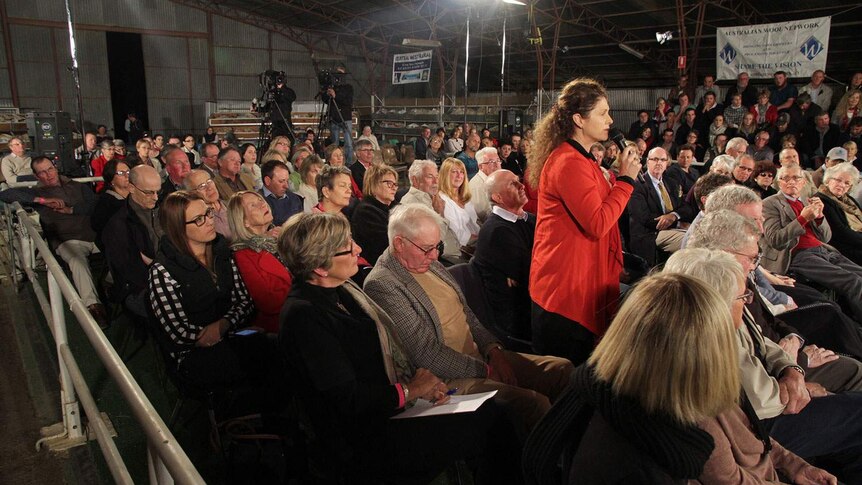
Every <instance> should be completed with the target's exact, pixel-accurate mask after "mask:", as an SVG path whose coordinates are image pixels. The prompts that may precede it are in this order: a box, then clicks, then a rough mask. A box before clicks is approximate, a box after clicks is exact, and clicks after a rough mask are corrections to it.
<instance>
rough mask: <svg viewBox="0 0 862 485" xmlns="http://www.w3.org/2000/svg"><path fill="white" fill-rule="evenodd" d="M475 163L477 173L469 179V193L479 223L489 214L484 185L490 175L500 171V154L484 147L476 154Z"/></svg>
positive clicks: (493, 149) (489, 203) (489, 209)
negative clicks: (477, 168)
mask: <svg viewBox="0 0 862 485" xmlns="http://www.w3.org/2000/svg"><path fill="white" fill-rule="evenodd" d="M476 161H477V162H478V163H479V171H478V172H476V175H474V176H473V178H471V179H470V193H471V194H472V195H473V197H472V199H471V200H472V201H473V207H474V208H475V209H476V215H477V216H479V223H480V224H481V223H483V222H485V219H487V218H488V216H489V215H490V214H491V199H489V198H488V197H489V195H488V189H487V188H485V184H486V182H487V181H488V177H490V176H491V174H492V173H494V172H496V171H497V170H500V154H499V153H497V149H496V148H493V147H485V148H483V149H481V150H479V151H478V152H476Z"/></svg>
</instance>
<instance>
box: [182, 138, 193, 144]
mask: <svg viewBox="0 0 862 485" xmlns="http://www.w3.org/2000/svg"><path fill="white" fill-rule="evenodd" d="M183 141H185V142H186V143H191V142H193V141H194V139H192V138H189V139H187V140H183Z"/></svg>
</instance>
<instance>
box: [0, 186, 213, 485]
mask: <svg viewBox="0 0 862 485" xmlns="http://www.w3.org/2000/svg"><path fill="white" fill-rule="evenodd" d="M5 212H6V214H5V215H6V220H7V232H8V239H9V248H10V253H11V254H12V258H11V260H12V274H13V277H14V278H15V280H16V283H17V271H16V269H15V265H16V264H18V265H19V266H20V267H21V268H22V269H23V271H24V273H25V274H26V276H27V279H29V281H30V283H31V284H32V287H33V292H34V294H35V295H36V299H37V300H38V302H39V306H40V307H41V309H42V313H44V315H45V319H46V320H47V322H48V326H49V327H50V329H51V333H52V334H53V337H54V342H55V344H56V348H57V356H58V359H57V360H58V362H59V371H60V402H61V409H62V413H63V423H62V427H63V431H62V432H61V433H60V434H58V435H56V436H50V437H47V438H43V439H42V440H39V443H37V448H38V446H39V445H40V444H41V443H42V442H43V441H45V440H52V439H64V440H68V441H70V442H71V443H73V444H76V443H79V442H80V443H83V442H85V441H86V437H85V436H84V434H83V429H82V426H81V417H80V410H79V404H80V406H82V407H83V408H84V412H85V413H86V415H87V420H88V422H89V426H90V427H91V428H92V430H93V431H94V434H95V436H96V439H97V441H98V443H99V447H100V448H101V450H102V454H103V455H104V458H105V462H106V463H107V464H108V469H109V470H110V472H111V475H112V476H113V478H114V480H115V481H116V483H119V484H131V483H134V482H133V480H132V477H131V476H130V475H129V471H128V469H127V467H126V465H125V463H124V461H123V458H122V457H121V456H120V453H119V451H118V450H117V446H116V444H115V443H114V440H113V439H112V437H111V435H110V431H109V430H108V427H107V425H106V424H105V422H104V421H103V419H102V415H101V413H100V412H99V409H98V408H97V406H96V402H95V400H94V399H93V396H92V395H91V394H90V389H89V388H88V386H87V383H86V382H85V380H84V377H83V375H82V374H81V371H80V369H79V368H78V364H77V362H76V360H75V356H74V354H73V352H72V349H71V348H69V343H68V341H67V338H66V316H65V311H64V301H65V302H68V304H69V307H70V309H71V311H72V313H73V314H74V315H75V317H76V318H77V320H78V324H79V325H80V326H81V329H83V331H84V334H85V335H86V336H87V338H88V339H89V341H90V343H91V344H92V346H93V349H94V350H95V352H96V355H97V356H98V357H99V359H100V360H101V361H102V363H103V364H104V366H105V369H106V370H107V371H108V374H109V375H110V376H111V378H112V379H113V380H114V382H115V383H116V385H117V387H118V388H119V390H120V392H121V393H122V394H123V397H124V398H125V400H126V402H127V403H128V404H129V407H130V408H131V410H132V413H133V414H134V416H135V419H136V420H137V422H138V424H139V425H140V426H141V428H142V429H143V431H144V433H145V435H146V437H147V465H148V471H149V479H150V483H153V484H167V485H170V484H173V483H174V482H176V483H180V484H203V483H205V482H204V480H203V478H202V477H201V475H200V474H199V473H198V471H197V469H196V468H195V467H194V465H192V463H191V461H190V460H189V458H188V456H187V455H186V453H185V452H184V451H183V449H182V447H181V446H180V445H179V443H178V442H177V440H176V438H175V437H174V435H173V434H172V433H171V431H170V430H169V429H168V427H167V425H165V423H164V421H163V420H162V419H161V417H160V416H159V413H158V412H157V411H156V409H155V408H154V407H153V405H152V404H151V403H150V401H149V399H147V396H146V395H145V394H144V391H143V390H142V389H141V388H140V386H139V385H138V383H137V382H136V381H135V379H134V377H132V374H131V373H130V372H129V369H128V368H127V367H126V365H125V364H124V363H123V361H122V359H121V358H120V356H119V355H118V354H117V352H116V350H114V347H113V345H111V343H110V342H109V341H108V339H107V337H105V334H104V333H103V332H102V330H101V329H100V328H99V325H98V324H97V323H96V321H95V320H94V319H93V317H92V316H91V315H90V312H89V311H88V310H87V308H86V307H85V306H84V304H83V302H82V301H81V297H80V296H79V295H78V292H77V291H76V289H75V287H74V286H73V285H72V283H71V282H70V281H69V278H68V277H67V276H66V273H65V272H64V271H63V268H62V267H61V266H60V264H59V263H58V262H57V259H56V258H55V257H54V255H53V253H52V252H51V250H50V249H49V247H48V245H47V244H46V243H45V240H44V239H42V236H41V235H40V234H39V231H38V230H37V228H36V226H35V224H34V223H33V221H32V220H31V219H30V217H29V215H28V213H27V211H25V210H24V209H23V208H22V207H21V205H20V204H19V203H17V202H15V203H13V204H7V205H6V208H5ZM12 212H14V213H15V215H16V216H17V220H18V224H17V225H15V224H13V222H12V220H13V218H12ZM16 233H17V234H16ZM36 251H38V253H39V255H40V256H41V257H42V260H43V261H44V262H45V265H46V267H47V270H48V295H47V297H46V295H45V291H44V289H43V288H42V286H41V284H40V283H39V280H38V279H37V278H36V274H35V272H34V263H35V252H36ZM16 286H17V285H16ZM58 426H59V425H58Z"/></svg>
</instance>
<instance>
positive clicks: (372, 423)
mask: <svg viewBox="0 0 862 485" xmlns="http://www.w3.org/2000/svg"><path fill="white" fill-rule="evenodd" d="M278 251H279V253H280V254H281V256H282V258H283V260H284V261H285V263H286V264H287V268H288V269H289V270H290V272H291V274H292V275H293V276H294V283H293V288H292V289H291V291H290V295H289V296H288V297H287V301H286V302H285V305H284V309H283V310H282V312H281V323H282V324H281V330H280V333H279V338H278V341H279V347H280V348H281V353H282V355H283V356H284V358H285V363H286V365H287V366H288V369H287V370H286V372H287V373H289V374H290V375H291V376H295V378H296V379H297V380H298V382H299V385H298V386H296V388H297V397H298V398H299V399H300V401H301V402H302V404H303V407H304V410H305V412H306V413H307V414H308V417H309V419H310V422H311V424H312V426H313V429H314V433H315V435H316V436H317V438H318V442H319V443H320V445H321V446H322V447H324V450H323V453H322V455H323V456H325V457H326V459H327V462H326V463H323V464H320V465H323V466H320V467H319V469H320V470H321V471H322V472H324V473H326V474H327V476H326V477H325V481H326V483H330V481H331V482H332V483H342V481H341V480H343V481H344V482H343V483H348V482H349V483H360V482H361V483H428V482H430V481H431V480H433V478H434V477H435V476H437V475H438V474H439V473H440V472H441V471H442V470H443V469H445V468H446V466H448V465H449V464H450V463H451V462H453V461H454V460H457V459H463V458H468V459H469V458H475V459H476V461H475V462H474V463H475V464H477V465H478V466H477V468H478V471H477V476H476V479H475V482H476V483H520V482H521V479H520V476H519V474H518V471H517V463H518V457H517V455H518V452H517V450H516V449H514V448H516V446H515V443H517V439H516V438H515V436H514V431H513V430H512V428H511V426H510V425H509V424H508V422H507V421H505V418H503V415H502V414H501V413H499V411H498V408H497V407H496V404H495V403H494V402H493V401H488V402H486V403H485V404H483V405H482V406H481V407H480V408H479V409H478V410H477V411H475V412H472V413H458V414H447V415H445V416H428V417H423V418H419V419H389V418H390V417H392V416H395V415H396V414H399V413H401V412H402V411H404V410H405V409H407V408H409V407H410V406H411V405H412V404H413V403H415V402H416V401H417V400H418V399H422V400H425V401H430V402H431V403H434V404H445V403H446V402H447V401H448V400H449V399H450V397H449V396H450V395H451V394H453V393H454V390H451V389H449V387H448V386H447V385H446V383H444V382H443V381H442V380H441V379H440V378H439V377H437V376H435V375H434V374H432V373H431V372H430V371H428V370H427V369H421V368H420V369H417V368H415V366H414V365H413V364H412V363H411V362H410V356H409V355H407V354H406V353H405V351H404V350H403V348H402V346H401V343H400V341H399V339H398V337H397V334H396V333H395V332H393V331H392V327H393V325H394V324H393V323H392V320H391V318H390V317H389V315H387V314H386V312H385V311H384V310H383V309H382V308H381V307H380V306H378V305H377V304H376V303H375V302H374V301H373V300H372V299H371V298H369V297H368V295H366V294H365V293H364V292H363V291H362V290H361V289H360V287H359V286H357V285H356V284H354V283H353V282H352V281H350V280H351V278H352V277H353V276H354V275H355V274H356V273H357V271H358V267H357V262H358V260H359V254H360V253H361V252H362V248H361V247H360V246H359V245H358V244H356V243H355V242H354V241H353V239H352V238H351V234H350V225H349V223H348V222H347V220H346V219H345V218H343V217H340V216H338V215H335V214H319V213H313V214H305V213H303V214H297V215H294V216H293V217H291V218H290V219H288V221H287V223H286V224H285V226H284V230H283V232H282V234H281V236H279V238H278ZM287 322H289V324H288V323H287ZM501 418H502V419H501ZM357 477H362V479H363V480H361V481H360V480H358V479H357ZM339 479H341V480H339Z"/></svg>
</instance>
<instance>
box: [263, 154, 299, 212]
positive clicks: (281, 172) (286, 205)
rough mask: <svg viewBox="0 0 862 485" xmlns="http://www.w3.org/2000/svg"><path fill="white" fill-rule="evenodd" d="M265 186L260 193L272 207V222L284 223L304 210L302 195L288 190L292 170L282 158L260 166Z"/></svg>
mask: <svg viewBox="0 0 862 485" xmlns="http://www.w3.org/2000/svg"><path fill="white" fill-rule="evenodd" d="M260 172H261V176H262V177H263V188H262V189H260V194H261V195H263V198H264V199H266V203H267V204H269V207H270V209H272V223H273V224H275V225H276V226H280V225H282V224H284V221H286V220H288V219H289V218H290V216H292V215H294V214H297V213H299V212H302V196H300V195H297V194H294V193H293V192H291V191H289V190H288V187H289V179H290V171H289V170H288V169H287V165H285V164H284V162H282V161H280V160H270V161H268V162H266V163H264V164H263V166H262V167H261V168H260Z"/></svg>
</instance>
